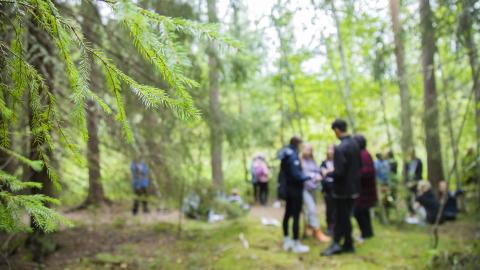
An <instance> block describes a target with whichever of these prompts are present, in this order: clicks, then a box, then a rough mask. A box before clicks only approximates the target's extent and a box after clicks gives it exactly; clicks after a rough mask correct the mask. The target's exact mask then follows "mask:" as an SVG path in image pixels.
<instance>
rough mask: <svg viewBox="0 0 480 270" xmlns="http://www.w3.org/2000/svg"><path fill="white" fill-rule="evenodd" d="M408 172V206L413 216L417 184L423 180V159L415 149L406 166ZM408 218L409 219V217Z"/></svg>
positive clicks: (406, 183)
mask: <svg viewBox="0 0 480 270" xmlns="http://www.w3.org/2000/svg"><path fill="white" fill-rule="evenodd" d="M404 170H405V172H406V179H405V181H406V182H405V185H406V187H407V189H408V190H407V198H406V199H407V208H408V211H409V213H410V217H408V218H412V217H413V216H414V215H415V210H414V208H413V205H414V204H415V196H416V193H417V184H418V182H420V181H421V180H422V175H423V163H422V160H421V159H419V158H418V157H417V156H416V153H415V150H412V152H411V153H410V161H409V162H407V164H406V165H405V168H404ZM408 218H407V219H408Z"/></svg>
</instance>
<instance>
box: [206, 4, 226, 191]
mask: <svg viewBox="0 0 480 270" xmlns="http://www.w3.org/2000/svg"><path fill="white" fill-rule="evenodd" d="M207 7H208V22H210V23H217V22H218V18H217V7H216V0H207ZM218 65H219V63H218V58H217V54H216V50H215V48H214V46H213V45H210V46H209V48H208V82H209V92H210V93H209V96H210V100H209V105H210V119H209V120H210V121H209V128H210V155H211V165H212V180H213V184H214V186H215V188H217V189H220V190H221V189H223V169H222V142H223V131H222V116H221V108H220V86H219V79H218V77H219V76H218Z"/></svg>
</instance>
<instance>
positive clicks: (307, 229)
mask: <svg viewBox="0 0 480 270" xmlns="http://www.w3.org/2000/svg"><path fill="white" fill-rule="evenodd" d="M314 232H315V231H314V229H313V227H312V226H310V225H305V228H304V230H303V237H304V238H307V237H312V236H313V234H314Z"/></svg>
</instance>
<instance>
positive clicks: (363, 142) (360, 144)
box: [353, 134, 367, 150]
mask: <svg viewBox="0 0 480 270" xmlns="http://www.w3.org/2000/svg"><path fill="white" fill-rule="evenodd" d="M353 139H354V140H355V141H356V142H357V144H358V147H359V148H360V150H364V149H366V148H367V139H365V137H364V136H363V135H360V134H357V135H355V136H353Z"/></svg>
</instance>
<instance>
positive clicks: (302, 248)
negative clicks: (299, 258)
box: [292, 240, 310, 253]
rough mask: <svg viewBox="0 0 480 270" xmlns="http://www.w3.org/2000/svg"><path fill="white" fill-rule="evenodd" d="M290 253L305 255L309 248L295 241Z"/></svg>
mask: <svg viewBox="0 0 480 270" xmlns="http://www.w3.org/2000/svg"><path fill="white" fill-rule="evenodd" d="M292 251H293V252H294V253H307V252H309V251H310V247H309V246H305V245H302V244H301V243H300V241H298V240H297V241H295V242H294V243H293V248H292Z"/></svg>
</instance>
